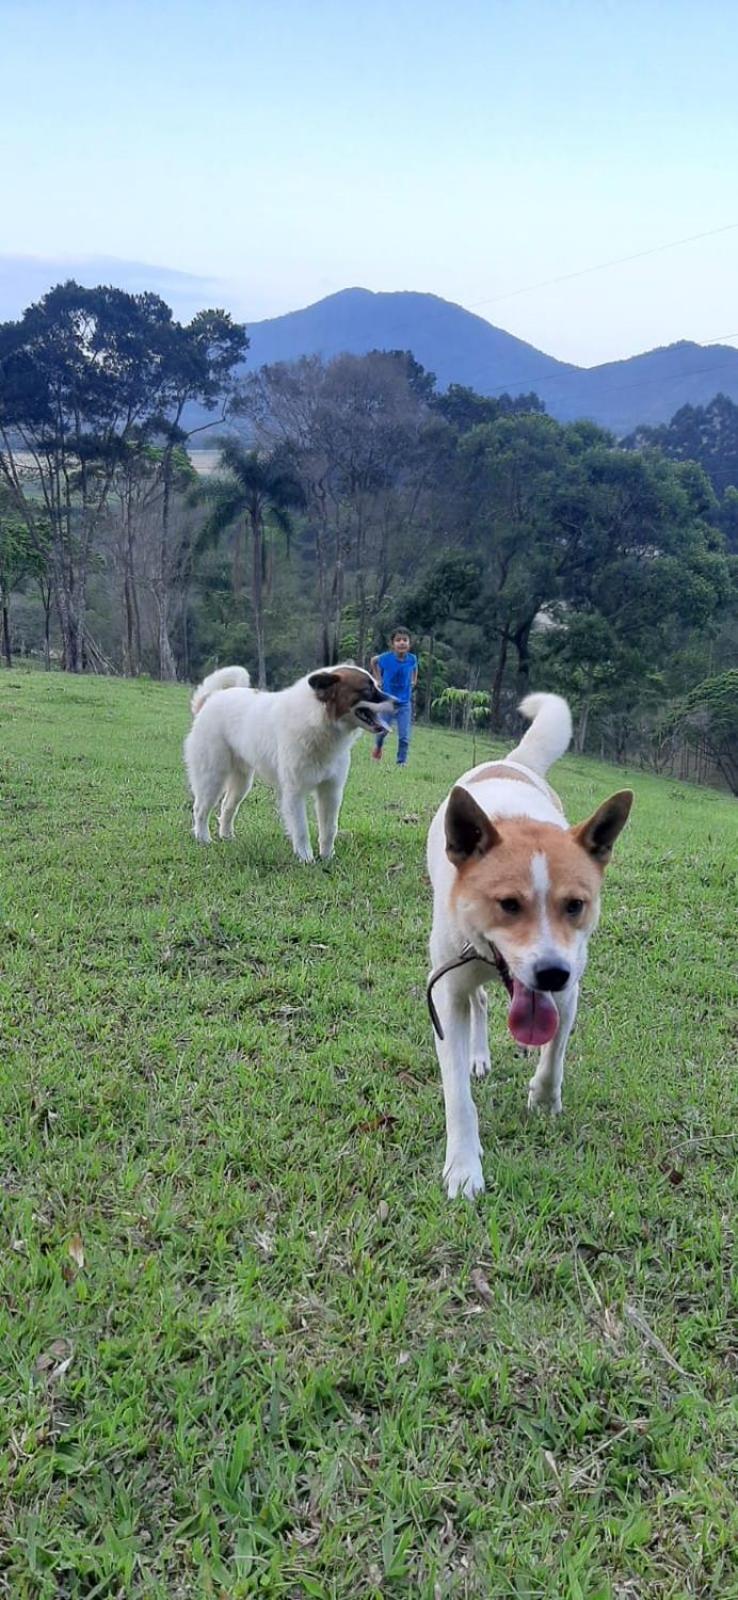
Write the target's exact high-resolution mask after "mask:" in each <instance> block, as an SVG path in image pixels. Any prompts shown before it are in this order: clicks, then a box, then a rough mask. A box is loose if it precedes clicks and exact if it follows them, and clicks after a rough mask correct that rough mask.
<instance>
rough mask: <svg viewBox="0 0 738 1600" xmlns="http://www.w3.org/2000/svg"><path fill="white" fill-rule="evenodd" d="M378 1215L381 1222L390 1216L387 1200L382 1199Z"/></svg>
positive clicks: (378, 1207)
mask: <svg viewBox="0 0 738 1600" xmlns="http://www.w3.org/2000/svg"><path fill="white" fill-rule="evenodd" d="M377 1216H378V1218H379V1220H380V1222H386V1221H387V1218H388V1217H389V1206H388V1204H387V1201H386V1200H380V1202H379V1205H378V1206H377Z"/></svg>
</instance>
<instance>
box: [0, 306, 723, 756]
mask: <svg viewBox="0 0 738 1600" xmlns="http://www.w3.org/2000/svg"><path fill="white" fill-rule="evenodd" d="M247 351H248V337H247V333H246V330H245V328H243V327H241V326H239V325H238V324H236V323H234V322H233V321H232V319H231V318H230V317H229V316H228V315H227V313H225V312H223V311H219V310H208V311H203V312H201V313H200V314H199V315H198V316H196V317H195V318H194V319H193V320H192V322H191V323H189V324H188V325H186V326H183V325H181V324H179V323H177V322H176V321H175V320H174V318H173V316H172V313H171V311H170V309H169V308H168V307H167V306H166V305H165V303H164V302H163V301H162V300H160V299H159V297H158V296H156V295H151V294H143V295H131V294H127V293H125V292H124V291H122V290H118V289H111V288H97V289H84V288H81V287H80V286H79V285H77V284H75V283H68V284H64V285H60V286H59V287H57V288H56V289H53V290H52V291H51V292H50V293H49V294H48V295H46V296H45V297H44V299H43V300H42V301H40V302H39V303H38V304H37V305H34V306H31V307H30V308H29V309H28V310H27V311H26V312H25V314H24V316H23V317H22V318H21V319H20V320H19V321H17V322H11V323H6V324H4V325H2V326H0V605H1V607H2V643H3V651H4V654H5V658H6V660H7V661H10V659H11V655H12V649H13V647H14V643H15V646H16V647H19V648H25V649H27V650H28V651H30V652H31V653H37V654H43V656H44V658H45V660H46V663H47V664H50V663H51V661H52V659H53V660H55V661H56V660H58V664H59V665H60V666H61V667H62V668H63V669H65V670H67V671H72V672H76V671H81V670H85V669H90V668H91V669H94V670H115V671H120V672H124V673H126V674H129V675H136V674H138V673H140V672H148V673H151V674H152V675H156V676H158V677H161V678H174V677H177V676H180V677H184V678H188V679H189V678H192V677H196V676H198V675H199V674H200V673H201V672H203V671H204V670H206V669H208V668H209V667H211V666H213V665H215V664H217V663H219V662H220V663H223V662H224V661H227V660H231V659H234V660H241V661H245V662H246V664H248V665H249V666H250V667H251V668H252V670H253V672H254V676H255V679H256V681H258V682H259V683H261V684H264V683H267V682H268V683H270V684H273V685H275V686H277V685H278V684H280V683H283V682H286V681H289V680H290V679H291V678H293V677H294V676H296V675H297V674H298V673H299V672H301V671H304V670H306V668H307V667H308V666H311V665H314V664H316V663H318V662H331V661H335V660H337V659H340V658H342V657H349V656H350V657H353V658H355V659H357V660H360V661H365V660H366V659H367V658H368V656H369V655H370V654H371V653H372V651H373V649H374V648H375V647H376V646H377V645H378V644H379V643H381V642H383V639H384V637H385V635H386V633H387V631H388V630H389V628H390V627H391V626H392V625H394V624H395V623H396V622H398V621H401V622H403V624H406V625H407V626H408V627H410V628H411V629H412V630H413V634H414V637H415V639H416V642H417V645H418V648H419V654H420V657H421V668H422V670H421V682H420V685H419V695H420V705H421V709H422V710H424V711H425V712H426V714H427V715H429V716H438V717H441V718H443V719H445V720H451V721H453V720H454V718H456V717H457V716H459V715H461V716H462V717H463V718H464V719H465V720H466V721H467V723H469V722H470V721H471V722H472V723H473V724H474V725H476V724H477V723H478V722H480V721H481V720H483V721H485V722H489V723H490V724H491V725H492V727H493V728H499V729H501V728H503V727H504V726H505V725H506V723H508V722H509V721H510V719H511V715H512V712H513V710H514V706H515V704H516V703H517V700H518V698H519V696H520V693H521V692H524V691H525V690H526V689H527V688H528V687H529V686H530V684H531V683H533V682H535V683H536V684H545V686H546V687H552V688H558V689H560V690H561V691H562V692H565V693H566V694H567V695H568V697H569V699H570V701H571V702H572V705H573V708H574V712H575V719H576V742H577V748H578V749H581V750H584V749H587V748H592V749H596V750H601V751H602V753H603V754H605V755H609V756H614V757H616V758H621V759H622V758H623V757H625V756H626V755H637V756H639V757H640V758H641V759H644V760H648V761H650V762H651V763H652V764H653V765H655V766H658V765H659V764H662V765H663V764H665V763H666V761H667V759H668V754H669V751H670V750H672V749H673V746H674V740H675V739H676V738H677V737H685V736H686V733H685V730H686V728H687V726H689V727H690V728H691V729H692V731H693V732H694V729H695V726H696V724H695V721H694V718H695V715H696V712H695V701H694V695H695V692H696V690H698V688H699V686H700V685H701V684H703V683H706V682H712V681H713V680H715V681H717V683H718V684H720V683H721V682H722V678H723V675H724V674H726V673H727V674H729V673H730V669H731V667H732V666H733V663H734V661H735V644H736V639H737V638H738V603H737V600H738V596H737V584H736V550H738V516H737V515H736V511H735V505H736V504H738V488H737V487H736V485H735V483H734V482H733V481H732V480H733V479H734V478H735V477H738V471H735V472H734V471H733V461H732V456H731V452H733V453H734V454H735V457H736V466H737V467H738V450H736V449H735V444H736V440H738V425H737V424H738V408H736V407H733V406H732V403H731V402H730V401H728V400H725V399H724V397H718V401H716V402H713V403H712V406H711V408H703V411H704V415H699V414H697V413H699V412H700V408H683V411H682V413H678V414H677V417H676V418H675V419H674V421H673V423H672V424H670V425H669V428H668V429H661V430H650V431H646V430H644V431H642V432H641V433H639V434H637V435H635V436H633V437H632V438H631V439H629V440H627V441H623V442H622V443H618V442H617V441H616V440H615V439H614V438H613V437H612V436H611V435H609V434H607V433H606V432H605V431H603V430H602V429H601V428H599V427H596V426H595V425H594V424H591V423H589V422H578V423H571V424H568V425H563V424H560V423H557V422H555V421H554V420H553V419H552V418H551V417H549V416H547V415H546V413H545V410H544V407H543V405H542V403H541V402H540V400H538V398H537V397H536V396H535V395H523V396H518V397H510V396H502V397H500V398H497V399H490V398H486V397H484V396H481V395H477V394H475V393H474V392H473V391H471V390H468V389H464V388H462V387H460V386H453V385H452V386H451V388H450V389H449V390H448V391H446V392H445V393H439V392H438V390H437V388H436V384H435V379H434V377H433V375H432V374H431V373H428V372H426V371H424V370H423V368H422V367H421V366H420V365H419V364H418V363H417V362H416V361H415V360H414V358H413V356H412V354H411V353H409V352H406V351H394V352H378V351H377V352H373V353H371V354H369V355H366V356H361V357H357V356H349V355H346V356H339V357H338V358H336V359H334V360H332V361H329V362H323V361H321V360H320V359H319V358H317V357H310V358H304V359H303V360H301V361H298V362H295V363H291V364H289V365H287V364H277V365H275V366H271V367H265V368H262V369H261V370H260V371H259V372H255V373H250V372H249V369H248V365H247ZM726 408H727V409H726ZM733 413H734V414H735V415H733ZM203 443H207V451H208V454H207V456H206V457H204V456H200V454H199V453H198V451H197V446H198V445H202V444H203ZM198 461H205V463H206V466H207V469H208V470H207V471H198V470H196V468H195V465H194V463H196V462H198ZM213 468H214V469H215V470H213ZM11 597H13V598H12V603H11ZM729 687H730V681H729V683H728V690H729ZM459 696H460V697H461V698H459ZM716 696H717V698H716ZM690 697H691V698H690ZM729 699H730V696H729V693H728V701H729ZM708 700H709V701H710V703H711V704H712V703H715V704H717V703H718V701H719V704H720V708H721V709H720V716H721V719H722V724H724V723H725V717H726V701H725V695H724V694H723V693H722V691H721V692H720V693H718V692H717V691H716V692H715V694H713V696H712V699H711V700H710V696H709V695H708ZM680 717H681V721H680ZM689 718H691V719H692V720H691V722H688V719H689ZM698 720H699V719H698ZM703 720H704V719H703ZM728 720H729V719H728ZM722 724H721V725H722ZM705 725H706V724H705ZM700 737H701V738H703V740H704V738H705V737H706V736H705V734H704V727H703V732H702V734H700ZM711 759H713V760H715V757H714V754H713V756H712V758H711ZM718 765H719V762H718Z"/></svg>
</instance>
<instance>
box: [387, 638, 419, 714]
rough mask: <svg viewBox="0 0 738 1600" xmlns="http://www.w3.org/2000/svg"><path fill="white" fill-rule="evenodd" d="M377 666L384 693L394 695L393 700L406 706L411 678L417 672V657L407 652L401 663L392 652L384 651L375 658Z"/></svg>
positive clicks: (411, 684)
mask: <svg viewBox="0 0 738 1600" xmlns="http://www.w3.org/2000/svg"><path fill="white" fill-rule="evenodd" d="M377 666H378V667H379V670H380V673H381V675H382V688H383V689H384V691H385V693H386V694H392V695H394V697H395V700H399V701H400V703H401V705H403V706H406V705H407V703H408V701H409V699H410V697H411V695H412V692H413V677H414V676H415V673H416V672H417V670H418V658H417V656H414V655H412V654H411V652H410V651H408V653H407V655H406V657H405V660H404V661H401V660H400V658H399V656H396V655H395V652H394V650H385V651H384V652H383V654H382V655H381V656H377Z"/></svg>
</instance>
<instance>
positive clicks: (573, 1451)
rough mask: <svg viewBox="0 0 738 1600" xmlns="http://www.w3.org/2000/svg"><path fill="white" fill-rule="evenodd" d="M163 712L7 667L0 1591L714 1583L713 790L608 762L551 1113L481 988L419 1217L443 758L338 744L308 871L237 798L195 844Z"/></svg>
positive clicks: (481, 751) (725, 1004)
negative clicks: (631, 790)
mask: <svg viewBox="0 0 738 1600" xmlns="http://www.w3.org/2000/svg"><path fill="white" fill-rule="evenodd" d="M187 724H188V715H187V695H186V693H185V691H184V690H183V689H181V688H164V687H160V686H158V685H154V684H145V683H136V684H123V683H118V682H111V681H101V680H92V681H89V680H86V681H79V682H78V681H69V680H65V679H63V678H62V677H50V678H45V677H43V676H41V675H37V676H26V675H22V674H15V673H7V672H6V673H3V674H2V677H0V728H1V729H2V739H1V742H0V781H1V790H0V827H1V829H2V833H1V850H2V858H1V863H0V873H1V877H2V888H1V901H2V903H1V905H0V928H1V932H2V944H1V946H0V950H1V957H0V964H1V968H2V982H1V986H0V1085H1V1089H2V1121H1V1122H0V1127H2V1141H3V1149H2V1162H1V1163H0V1178H1V1180H2V1186H1V1188H0V1194H1V1195H2V1206H3V1222H4V1232H3V1243H4V1248H3V1251H2V1257H1V1258H0V1271H1V1272H2V1295H1V1297H0V1336H1V1337H2V1349H3V1361H2V1363H1V1364H0V1393H1V1394H2V1410H1V1412H0V1418H1V1420H0V1427H1V1428H2V1435H3V1437H2V1455H1V1458H0V1508H1V1509H0V1528H1V1530H2V1544H1V1546H0V1592H4V1593H7V1594H8V1595H12V1596H13V1597H19V1600H23V1597H31V1596H33V1597H37V1596H38V1597H47V1596H49V1597H51V1596H87V1597H92V1596H105V1597H108V1596H110V1597H112V1596H125V1597H126V1600H128V1597H131V1596H136V1597H142V1600H143V1597H146V1600H172V1597H185V1596H187V1597H193V1600H195V1597H201V1596H229V1597H231V1596H236V1597H239V1596H241V1597H247V1596H248V1597H250V1596H254V1595H262V1594H267V1595H269V1596H279V1595H284V1596H289V1597H302V1596H317V1597H326V1600H327V1597H335V1600H343V1597H346V1596H352V1597H365V1596H366V1597H369V1596H375V1597H376V1596H403V1595H407V1596H421V1597H428V1600H435V1597H436V1596H444V1597H445V1596H480V1597H485V1600H489V1597H492V1596H494V1597H501V1596H511V1597H512V1596H517V1597H529V1600H538V1597H543V1596H555V1597H557V1600H605V1597H612V1600H614V1597H620V1600H626V1597H627V1600H635V1597H646V1596H648V1600H657V1597H658V1600H661V1597H666V1596H669V1597H673V1600H677V1597H679V1600H682V1597H683V1596H685V1595H697V1594H699V1595H700V1596H701V1597H702V1600H706V1597H715V1600H717V1597H718V1596H720V1597H721V1600H724V1597H729V1596H735V1595H738V1556H737V1555H736V1551H738V1512H737V1511H736V1493H735V1491H736V1484H735V1463H736V1459H738V1455H737V1452H738V1400H737V1399H736V1379H737V1370H738V1367H737V1363H738V1354H737V1352H738V1316H737V1312H738V1306H737V1296H738V1268H737V1267H736V1251H735V1239H734V1228H735V1216H736V1200H737V1198H738V1194H737V1191H738V1181H737V1179H736V1153H737V1150H738V1078H737V1076H736V1071H735V1066H736V1060H735V1054H736V1052H735V1045H736V1024H737V1022H738V995H737V994H736V987H735V971H736V959H735V958H736V949H735V943H734V942H733V943H732V944H731V941H734V935H735V905H736V889H737V887H738V883H737V874H736V861H737V860H738V851H737V849H736V847H737V845H738V806H736V804H735V802H734V801H730V800H728V799H725V798H723V797H721V796H719V795H717V794H714V793H709V792H700V791H698V790H693V789H688V788H684V787H680V786H678V785H676V784H673V783H670V782H663V781H658V780H650V779H648V778H645V777H642V776H639V775H632V782H633V785H634V787H635V789H636V792H637V805H636V810H635V813H634V818H633V821H632V824H631V825H630V827H629V829H628V830H627V832H626V834H625V836H624V838H623V840H622V841H621V845H620V848H619V853H618V856H617V859H616V862H615V864H614V866H613V867H612V869H611V875H610V878H609V882H608V889H607V894H606V897H605V909H604V915H603V921H602V926H601V930H600V932H599V934H598V936H597V939H596V941H595V943H594V945H593V947H592V959H591V963H590V969H589V975H588V978H587V980H586V984H585V993H584V998H583V1002H582V1007H581V1010H580V1020H579V1023H578V1026H577V1030H576V1034H575V1037H574V1040H573V1043H572V1048H571V1050H570V1055H569V1064H568V1071H567V1079H566V1084H565V1115H564V1117H563V1118H562V1119H560V1120H559V1121H558V1122H556V1123H549V1122H547V1121H545V1120H542V1119H535V1118H534V1119H529V1118H528V1117H527V1116H526V1113H525V1085H526V1082H527V1076H528V1073H527V1071H526V1067H525V1065H524V1063H522V1062H521V1061H520V1060H518V1059H517V1057H516V1056H515V1054H514V1050H513V1046H512V1043H511V1041H509V1039H508V1037H507V1035H506V1030H505V1027H504V1004H503V1001H502V998H501V996H500V997H498V996H497V995H496V994H495V993H494V992H493V994H492V1000H491V1007H490V1010H491V1017H492V1055H493V1062H494V1068H493V1073H492V1076H491V1077H490V1078H489V1079H488V1080H486V1081H485V1082H484V1083H483V1084H482V1085H481V1086H480V1087H479V1088H478V1090H477V1091H476V1092H477V1099H478V1104H479V1106H480V1121H481V1127H482V1137H483V1140H484V1144H485V1172H486V1176H487V1183H488V1192H487V1194H486V1195H485V1196H483V1197H482V1199H481V1201H480V1202H479V1203H478V1204H477V1205H475V1206H471V1205H469V1204H467V1203H464V1202H457V1203H456V1204H454V1205H449V1204H448V1202H447V1201H446V1200H445V1198H444V1195H443V1192H442V1188H441V1183H440V1170H441V1163H442V1158H443V1109H442V1100H441V1093H440V1085H439V1082H438V1074H437V1068H436V1063H435V1057H434V1051H433V1046H432V1039H431V1032H430V1027H429V1024H428V1021H427V1017H426V1013H425V1007H424V1000H423V986H424V979H425V974H426V940H427V932H428V926H429V913H430V906H429V894H428V890H427V887H426V884H425V882H424V878H423V844H424V835H425V830H426V826H427V823H428V821H429V818H430V816H431V815H432V812H433V810H434V808H435V806H436V804H437V803H438V801H439V800H440V798H441V797H442V795H443V794H444V792H445V791H446V789H447V787H448V785H449V783H450V781H451V779H452V778H453V777H454V776H455V775H456V774H457V773H458V772H460V771H462V770H463V768H464V767H465V766H467V765H469V764H470V761H471V758H472V749H471V742H470V741H466V740H462V739H460V738H455V737H452V736H446V737H444V736H443V735H440V734H435V733H434V734H428V733H425V732H423V733H420V734H418V735H417V738H416V740H415V743H414V745H413V749H412V752H411V765H410V767H409V768H408V770H407V771H406V772H404V773H403V772H399V771H398V770H397V769H396V768H395V766H394V764H393V763H391V762H389V761H385V762H384V763H383V764H382V765H381V766H377V765H375V764H374V763H372V762H371V761H370V759H369V746H368V741H362V743H361V744H360V746H359V747H358V749H357V750H356V752H355V755H354V764H353V770H352V774H351V779H350V783H349V788H348V792H347V798H346V804H345V807H344V812H343V818H342V833H341V836H340V838H339V844H338V853H337V858H336V861H335V864H334V866H333V868H332V869H331V870H324V869H322V868H321V867H319V866H316V867H312V868H306V867H300V866H298V865H297V864H296V863H295V862H294V861H293V860H292V858H291V856H290V853H289V850H288V847H287V844H286V842H285V840H284V839H283V837H282V835H281V833H280V830H279V827H278V824H277V822H276V819H275V815H274V810H273V804H272V800H271V797H270V796H269V794H268V793H267V792H266V791H264V790H260V791H259V792H256V793H255V794H254V795H252V797H251V798H250V800H249V801H248V802H247V803H246V804H245V806H244V808H243V810H242V812H241V816H240V818H239V822H238V824H237V828H238V840H237V842H236V843H235V845H233V846H231V847H230V848H228V847H224V846H217V845H214V846H213V847H212V848H211V849H210V851H203V850H199V849H198V848H197V847H196V846H195V844H194V842H193V841H192V839H191V838H190V836H189V804H188V798H187V794H186V791H185V785H184V779H183V774H182V770H181V739H182V736H183V734H184V732H185V730H186V727H187ZM488 748H489V746H488V745H487V744H486V743H485V742H484V741H480V742H479V743H478V745H477V749H476V756H477V759H481V758H482V757H483V756H484V755H485V754H486V753H487V750H488ZM388 754H389V751H388ZM622 782H623V774H622V772H617V773H615V772H613V770H612V769H606V768H599V767H597V766H595V765H594V764H592V763H589V762H585V761H581V760H576V759H573V758H572V759H570V760H565V761H564V762H563V763H562V764H561V766H560V768H559V769H558V775H557V783H558V787H559V789H560V792H561V793H562V795H563V797H564V799H565V802H566V804H567V808H568V810H569V814H570V815H571V816H572V818H579V817H581V816H582V815H584V814H585V813H586V812H587V811H588V810H591V809H592V808H593V806H594V804H595V802H596V801H597V800H598V799H600V798H602V797H603V796H604V795H605V794H606V793H608V792H609V791H610V790H611V789H613V788H616V787H619V786H622Z"/></svg>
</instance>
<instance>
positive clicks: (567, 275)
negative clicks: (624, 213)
mask: <svg viewBox="0 0 738 1600" xmlns="http://www.w3.org/2000/svg"><path fill="white" fill-rule="evenodd" d="M736 228H738V222H726V223H724V225H723V226H722V227H721V228H709V229H708V230H707V231H706V232H705V233H690V234H688V235H687V237H686V238H684V239H670V240H669V241H668V243H666V244H655V245H652V246H651V248H650V249H649V250H637V251H636V252H635V254H634V255H630V256H613V258H612V260H611V261H600V262H598V263H597V264H596V265H595V266H592V267H579V268H578V270H577V271H576V272H564V273H562V274H561V276H560V277H558V278H543V279H542V280H541V282H540V283H529V284H526V285H525V286H524V287H522V288H519V289H506V290H505V291H504V293H503V294H493V295H489V296H488V297H487V299H485V300H473V301H472V302H471V304H470V306H469V307H468V309H469V310H470V311H473V310H474V309H475V308H476V307H477V306H491V305H494V304H495V303H496V302H497V301H498V300H513V299H515V297H516V296H517V295H519V294H533V293H534V292H535V290H536V289H548V288H550V287H551V286H552V285H553V284H556V283H570V282H571V280H572V279H573V278H584V277H586V276H587V274H588V273H590V272H606V271H607V269H608V268H609V267H621V266H623V265H624V264H625V263H626V262H628V261H642V260H643V259H644V257H646V256H658V255H661V254H662V252H663V251H664V250H676V249H677V248H678V246H679V245H683V244H695V243H696V241H697V240H698V239H714V238H716V237H717V235H718V234H720V233H731V232H733V231H734V230H735V229H736ZM733 337H735V336H733Z"/></svg>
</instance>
